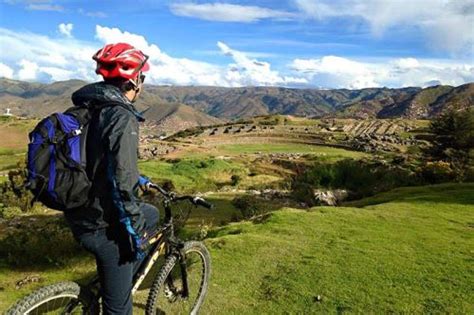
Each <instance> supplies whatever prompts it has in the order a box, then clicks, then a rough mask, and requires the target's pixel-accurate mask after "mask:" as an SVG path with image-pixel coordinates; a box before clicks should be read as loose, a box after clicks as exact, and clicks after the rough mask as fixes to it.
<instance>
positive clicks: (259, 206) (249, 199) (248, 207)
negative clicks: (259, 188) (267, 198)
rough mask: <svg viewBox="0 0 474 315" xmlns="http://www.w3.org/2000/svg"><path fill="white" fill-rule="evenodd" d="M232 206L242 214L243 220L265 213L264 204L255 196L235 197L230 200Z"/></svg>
mask: <svg viewBox="0 0 474 315" xmlns="http://www.w3.org/2000/svg"><path fill="white" fill-rule="evenodd" d="M232 205H233V206H234V207H236V208H237V209H238V210H239V211H240V213H242V216H243V217H244V219H250V218H252V217H254V216H256V215H260V214H263V213H265V212H266V209H265V206H264V204H263V203H262V202H261V201H260V200H259V199H258V198H257V197H255V196H250V195H245V196H241V197H236V198H234V199H233V200H232Z"/></svg>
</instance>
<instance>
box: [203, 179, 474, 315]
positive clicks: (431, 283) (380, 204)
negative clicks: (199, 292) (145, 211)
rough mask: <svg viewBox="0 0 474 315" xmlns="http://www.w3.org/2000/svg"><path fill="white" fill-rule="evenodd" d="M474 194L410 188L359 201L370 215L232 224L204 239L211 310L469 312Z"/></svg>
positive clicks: (330, 213) (340, 211) (329, 213)
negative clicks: (210, 262) (209, 261)
mask: <svg viewBox="0 0 474 315" xmlns="http://www.w3.org/2000/svg"><path fill="white" fill-rule="evenodd" d="M473 190H474V185H473V184H470V185H440V186H431V187H420V188H404V189H398V190H395V191H393V192H390V193H387V194H382V195H380V196H377V197H374V198H370V199H367V200H363V201H360V202H358V204H357V205H358V206H365V207H364V208H353V207H351V208H349V207H347V208H345V207H339V208H328V207H321V208H313V209H312V210H311V211H310V212H304V211H300V210H294V209H285V210H283V211H279V212H275V213H274V214H273V215H272V216H271V217H270V219H269V220H268V221H266V222H265V223H263V224H253V223H250V222H247V223H239V224H234V225H231V226H228V227H225V228H223V229H222V230H220V231H219V232H217V234H216V235H215V237H214V238H212V239H209V240H208V241H207V243H208V245H209V247H210V248H211V254H212V258H213V263H214V274H213V278H212V286H211V291H210V295H209V298H208V300H207V303H206V305H205V308H204V312H205V313H225V314H295V313H306V314H308V313H321V314H324V313H342V312H349V313H379V314H380V313H389V312H395V313H445V312H448V313H469V312H470V311H472V309H473V307H474V294H473V292H474V290H473V289H474V288H473V283H474V274H473V271H472V263H473V259H472V248H473V245H474V237H473V233H472V228H473V221H472V218H473V217H472V215H473V211H474V195H473V194H472V191H473ZM375 204H376V205H375ZM318 295H319V296H321V298H322V300H321V301H318V298H317V296H318Z"/></svg>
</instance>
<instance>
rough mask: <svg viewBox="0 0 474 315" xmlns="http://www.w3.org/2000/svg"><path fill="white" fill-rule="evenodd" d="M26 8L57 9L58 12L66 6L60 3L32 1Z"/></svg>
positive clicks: (38, 9)
mask: <svg viewBox="0 0 474 315" xmlns="http://www.w3.org/2000/svg"><path fill="white" fill-rule="evenodd" d="M26 8H27V9H28V10H33V11H56V12H62V11H64V7H62V6H60V5H55V4H49V3H31V4H29V5H27V6H26Z"/></svg>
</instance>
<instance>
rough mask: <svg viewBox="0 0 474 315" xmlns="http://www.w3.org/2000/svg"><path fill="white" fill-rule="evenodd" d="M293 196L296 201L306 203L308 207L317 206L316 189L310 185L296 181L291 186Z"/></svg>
mask: <svg viewBox="0 0 474 315" xmlns="http://www.w3.org/2000/svg"><path fill="white" fill-rule="evenodd" d="M291 196H292V197H293V199H295V200H296V201H299V202H304V203H305V204H306V205H307V206H308V207H313V206H316V205H317V201H316V198H315V197H314V188H313V186H312V185H310V184H308V183H300V182H297V181H294V182H293V184H292V186H291Z"/></svg>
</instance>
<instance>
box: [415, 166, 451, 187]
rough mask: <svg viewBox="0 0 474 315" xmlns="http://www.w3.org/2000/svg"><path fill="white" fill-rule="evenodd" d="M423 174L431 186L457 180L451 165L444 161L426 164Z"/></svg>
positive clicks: (422, 170)
mask: <svg viewBox="0 0 474 315" xmlns="http://www.w3.org/2000/svg"><path fill="white" fill-rule="evenodd" d="M421 174H422V176H423V179H424V180H426V181H427V182H428V183H430V184H436V183H442V182H447V181H451V180H453V179H454V178H455V173H454V171H453V169H452V168H451V164H450V163H448V162H443V161H436V162H426V163H425V165H423V166H422V168H421Z"/></svg>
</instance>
